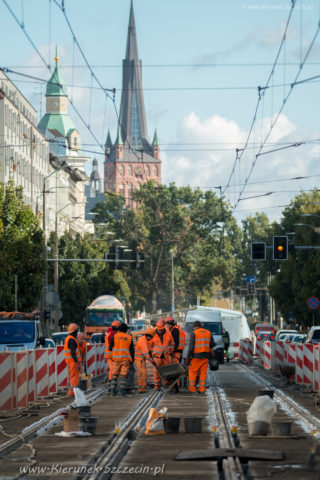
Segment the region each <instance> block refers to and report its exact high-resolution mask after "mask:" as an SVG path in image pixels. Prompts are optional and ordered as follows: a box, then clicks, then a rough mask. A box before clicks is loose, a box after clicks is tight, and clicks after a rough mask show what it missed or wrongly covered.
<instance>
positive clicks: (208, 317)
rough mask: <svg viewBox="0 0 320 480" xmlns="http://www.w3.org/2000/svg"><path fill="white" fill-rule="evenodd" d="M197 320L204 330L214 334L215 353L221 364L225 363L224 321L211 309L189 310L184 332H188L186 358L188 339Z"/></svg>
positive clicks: (198, 308) (216, 311) (215, 310)
mask: <svg viewBox="0 0 320 480" xmlns="http://www.w3.org/2000/svg"><path fill="white" fill-rule="evenodd" d="M196 320H199V322H201V323H202V326H203V328H205V329H206V330H209V331H210V332H211V333H212V336H213V340H214V343H215V344H216V346H215V347H214V351H215V354H216V359H217V360H218V361H219V363H223V362H224V343H223V339H222V320H221V314H220V312H219V311H218V310H217V309H214V308H210V307H196V308H195V309H193V310H188V311H187V313H186V316H185V325H184V330H185V331H186V332H187V344H186V348H185V350H184V356H186V354H187V352H188V343H189V342H188V337H189V335H190V334H191V333H192V332H193V324H194V322H195V321H196Z"/></svg>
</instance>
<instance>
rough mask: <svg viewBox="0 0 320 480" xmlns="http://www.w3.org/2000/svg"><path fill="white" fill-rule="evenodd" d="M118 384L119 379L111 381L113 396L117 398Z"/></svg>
mask: <svg viewBox="0 0 320 480" xmlns="http://www.w3.org/2000/svg"><path fill="white" fill-rule="evenodd" d="M117 383H118V379H117V378H113V379H112V380H111V395H112V396H113V397H115V396H116V394H117Z"/></svg>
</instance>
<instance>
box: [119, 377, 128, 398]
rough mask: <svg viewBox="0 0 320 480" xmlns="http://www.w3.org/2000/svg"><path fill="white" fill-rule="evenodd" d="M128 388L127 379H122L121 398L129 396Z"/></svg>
mask: <svg viewBox="0 0 320 480" xmlns="http://www.w3.org/2000/svg"><path fill="white" fill-rule="evenodd" d="M126 386H127V379H126V378H125V377H120V389H119V393H120V395H121V397H126V396H127V392H126Z"/></svg>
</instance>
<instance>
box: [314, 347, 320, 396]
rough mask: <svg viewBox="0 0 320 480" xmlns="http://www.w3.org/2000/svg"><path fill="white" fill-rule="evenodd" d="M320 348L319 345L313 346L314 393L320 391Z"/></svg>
mask: <svg viewBox="0 0 320 480" xmlns="http://www.w3.org/2000/svg"><path fill="white" fill-rule="evenodd" d="M319 355H320V348H319V345H313V391H314V392H319V391H320V378H319V375H320V358H319Z"/></svg>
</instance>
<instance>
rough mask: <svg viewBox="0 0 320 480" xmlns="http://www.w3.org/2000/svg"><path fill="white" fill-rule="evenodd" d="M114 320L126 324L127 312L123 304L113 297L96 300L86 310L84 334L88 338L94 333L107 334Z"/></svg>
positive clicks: (105, 296)
mask: <svg viewBox="0 0 320 480" xmlns="http://www.w3.org/2000/svg"><path fill="white" fill-rule="evenodd" d="M114 320H119V321H120V322H126V311H125V308H124V306H123V305H122V303H121V302H120V301H119V300H118V299H117V298H116V297H113V296H112V295H102V296H101V297H98V298H96V299H95V300H93V302H92V303H91V304H90V305H89V306H88V307H87V308H86V312H85V319H84V334H85V337H86V338H89V337H91V335H92V334H93V333H102V332H106V331H107V329H108V327H110V326H111V323H112V322H113V321H114Z"/></svg>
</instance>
